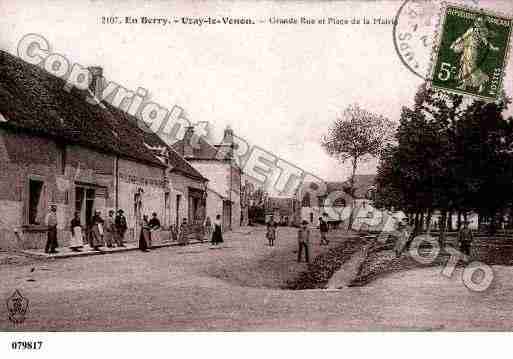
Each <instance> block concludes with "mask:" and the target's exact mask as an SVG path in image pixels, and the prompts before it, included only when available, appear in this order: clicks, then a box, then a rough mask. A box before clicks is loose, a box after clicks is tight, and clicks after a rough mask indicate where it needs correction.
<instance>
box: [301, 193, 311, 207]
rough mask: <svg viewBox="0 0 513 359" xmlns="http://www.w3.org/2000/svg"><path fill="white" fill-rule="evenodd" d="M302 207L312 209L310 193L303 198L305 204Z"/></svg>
mask: <svg viewBox="0 0 513 359" xmlns="http://www.w3.org/2000/svg"><path fill="white" fill-rule="evenodd" d="M302 206H303V207H310V193H308V192H307V193H305V195H304V196H303V203H302Z"/></svg>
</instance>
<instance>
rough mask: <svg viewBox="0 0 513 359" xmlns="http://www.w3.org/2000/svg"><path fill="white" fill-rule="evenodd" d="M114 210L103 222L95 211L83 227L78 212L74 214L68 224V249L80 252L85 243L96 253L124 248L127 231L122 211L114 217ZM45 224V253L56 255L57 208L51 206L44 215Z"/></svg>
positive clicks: (98, 212) (99, 214)
mask: <svg viewBox="0 0 513 359" xmlns="http://www.w3.org/2000/svg"><path fill="white" fill-rule="evenodd" d="M115 213H116V212H115V211H114V210H110V211H109V215H108V217H107V218H106V219H105V220H104V219H103V218H102V216H101V212H100V211H95V213H94V215H93V217H92V218H91V221H90V223H89V224H87V225H86V226H84V225H83V224H82V222H81V219H80V212H76V213H75V215H74V217H73V219H72V220H71V222H70V231H71V240H70V245H69V248H70V249H71V250H72V251H74V252H80V251H81V249H82V248H83V247H84V244H85V243H87V244H89V245H90V246H91V248H93V249H94V250H96V251H99V250H100V247H103V246H105V245H106V246H107V247H109V248H112V247H114V246H118V247H125V234H126V231H127V229H128V225H127V220H126V217H125V215H124V211H123V210H122V209H119V210H118V212H117V214H116V216H114V214H115ZM45 224H46V226H47V227H48V232H47V240H46V245H45V252H46V253H49V254H55V253H58V251H57V248H58V246H59V243H58V241H57V225H58V219H57V206H56V205H51V206H50V211H49V212H48V214H47V215H46V218H45Z"/></svg>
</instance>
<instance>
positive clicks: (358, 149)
mask: <svg viewBox="0 0 513 359" xmlns="http://www.w3.org/2000/svg"><path fill="white" fill-rule="evenodd" d="M394 127H395V126H394V123H393V122H392V121H390V120H388V119H386V118H385V117H383V116H381V115H377V114H374V113H372V112H370V111H367V110H365V109H362V108H360V106H359V105H358V104H355V105H352V106H349V107H348V108H347V109H346V110H345V111H344V113H343V114H342V116H339V117H338V118H337V119H336V120H335V122H334V123H333V125H332V126H331V127H330V128H329V129H328V134H327V135H324V136H322V138H321V145H322V147H323V148H324V149H325V151H326V152H327V153H328V154H329V155H330V156H333V157H335V158H337V159H338V160H339V161H340V162H341V163H345V162H347V161H351V166H352V171H351V178H350V185H351V188H350V194H351V195H354V178H355V174H356V171H357V169H358V165H359V164H360V163H363V162H366V161H368V160H370V159H371V158H372V157H378V156H379V155H380V153H381V150H382V149H383V148H384V146H385V145H386V144H387V143H389V142H390V140H392V138H393V129H394Z"/></svg>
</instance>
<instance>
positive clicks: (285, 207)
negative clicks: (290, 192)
mask: <svg viewBox="0 0 513 359" xmlns="http://www.w3.org/2000/svg"><path fill="white" fill-rule="evenodd" d="M265 207H266V213H267V214H268V215H272V216H273V218H274V221H275V222H277V223H278V224H280V225H284V226H292V225H294V226H297V225H299V201H298V200H297V199H296V198H284V197H269V198H267V201H266V205H265Z"/></svg>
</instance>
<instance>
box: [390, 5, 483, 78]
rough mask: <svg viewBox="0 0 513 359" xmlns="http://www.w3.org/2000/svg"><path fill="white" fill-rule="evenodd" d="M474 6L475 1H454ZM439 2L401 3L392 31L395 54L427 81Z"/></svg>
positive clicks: (411, 70)
mask: <svg viewBox="0 0 513 359" xmlns="http://www.w3.org/2000/svg"><path fill="white" fill-rule="evenodd" d="M455 1H459V2H460V3H462V4H464V5H470V6H477V5H479V0H455ZM441 8H442V0H404V2H402V3H401V5H400V6H399V8H398V10H397V14H396V17H395V21H394V25H393V28H392V34H393V41H394V47H395V50H396V53H397V55H398V57H399V59H400V60H401V62H402V63H403V65H404V66H405V67H406V68H407V69H408V70H409V71H410V72H411V73H412V74H414V75H415V76H417V77H419V78H421V79H423V80H429V74H430V73H429V72H430V69H431V60H432V49H433V43H434V39H435V35H436V29H437V27H438V21H439V18H440V10H441Z"/></svg>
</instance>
